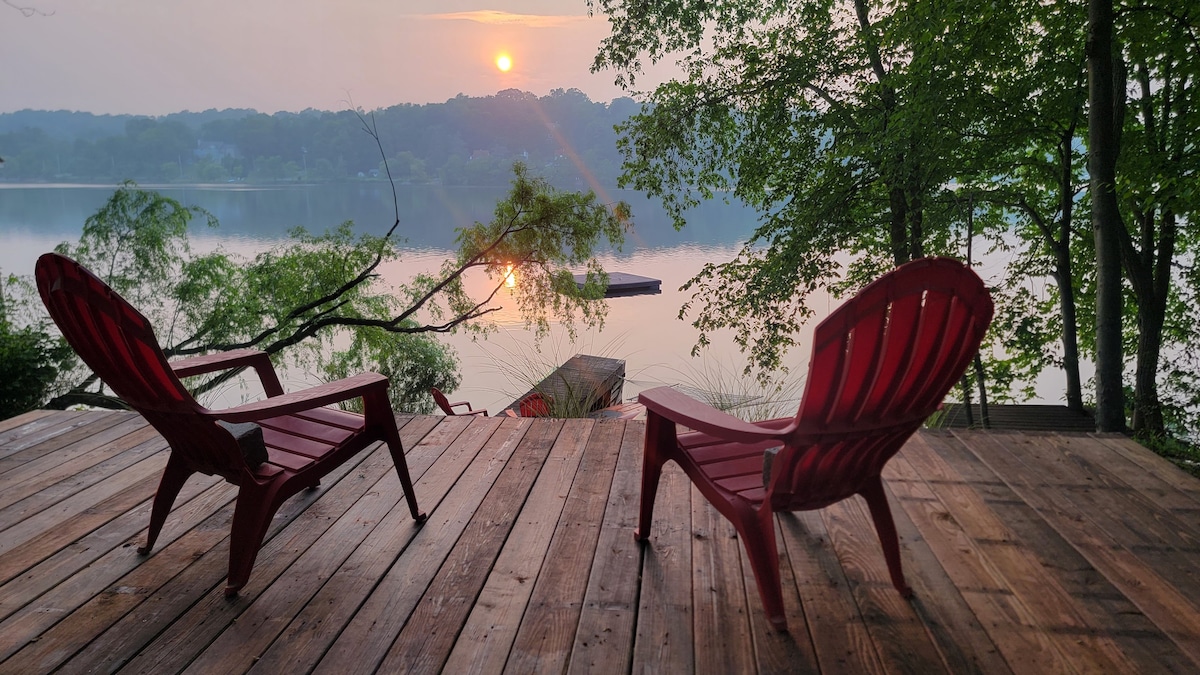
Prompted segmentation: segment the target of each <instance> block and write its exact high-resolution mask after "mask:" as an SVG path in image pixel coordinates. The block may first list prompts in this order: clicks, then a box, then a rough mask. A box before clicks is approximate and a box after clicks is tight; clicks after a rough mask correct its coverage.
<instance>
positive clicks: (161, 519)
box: [137, 451, 192, 555]
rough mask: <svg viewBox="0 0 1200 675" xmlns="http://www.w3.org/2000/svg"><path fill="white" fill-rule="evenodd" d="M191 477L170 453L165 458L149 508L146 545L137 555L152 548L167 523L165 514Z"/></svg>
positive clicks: (146, 552) (144, 553)
mask: <svg viewBox="0 0 1200 675" xmlns="http://www.w3.org/2000/svg"><path fill="white" fill-rule="evenodd" d="M191 475H192V470H191V469H189V468H187V467H186V466H185V465H184V463H183V462H182V461H180V460H179V459H177V457H176V455H175V453H174V452H173V451H172V452H171V455H170V457H168V458H167V468H166V469H164V470H163V475H162V480H160V481H159V483H158V491H157V492H155V493H154V505H153V506H152V507H151V508H150V530H149V531H148V532H147V534H146V545H145V546H142V547H140V548H139V549H138V550H137V552H138V553H139V554H141V555H149V554H150V551H151V550H152V549H153V548H154V542H155V541H156V540H157V539H158V534H159V532H161V531H162V526H163V523H165V522H166V521H167V514H168V513H170V512H171V507H172V506H173V505H174V504H175V498H176V497H178V496H179V491H180V490H182V489H183V484H184V483H186V482H187V479H188V476H191Z"/></svg>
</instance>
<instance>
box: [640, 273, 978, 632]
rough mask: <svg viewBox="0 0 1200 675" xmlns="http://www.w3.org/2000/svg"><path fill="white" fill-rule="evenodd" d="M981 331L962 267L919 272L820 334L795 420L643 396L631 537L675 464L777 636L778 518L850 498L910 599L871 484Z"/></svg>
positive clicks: (870, 289) (645, 528)
mask: <svg viewBox="0 0 1200 675" xmlns="http://www.w3.org/2000/svg"><path fill="white" fill-rule="evenodd" d="M991 320H992V300H991V296H990V295H989V294H988V291H987V289H986V288H985V287H984V285H983V282H982V281H981V280H980V279H979V277H978V276H976V275H975V273H974V272H972V271H971V270H970V268H968V267H965V266H963V265H962V264H961V263H959V262H957V261H955V260H949V259H945V258H927V259H923V260H917V261H914V262H911V263H908V264H906V265H903V266H901V267H899V268H897V269H895V270H893V271H892V272H890V273H888V274H886V275H884V276H883V277H882V278H880V279H878V280H877V281H875V282H873V283H871V284H870V285H868V286H867V287H866V288H864V289H863V290H862V291H861V292H860V293H859V294H858V295H857V296H856V297H855V298H853V299H851V300H850V301H848V302H847V303H846V304H844V305H842V306H841V307H840V308H838V310H837V311H835V312H834V313H833V314H831V315H830V316H829V318H827V319H825V320H824V321H822V322H821V324H820V325H819V326H818V327H817V329H816V331H815V333H814V337H813V352H812V359H811V361H810V362H809V371H808V381H807V385H806V390H805V394H804V399H803V401H802V402H801V404H800V410H799V412H798V413H797V414H796V417H794V418H782V419H777V420H771V421H767V422H760V423H753V424H752V423H749V422H743V421H742V420H739V419H737V418H735V417H732V416H730V415H727V414H725V413H723V412H721V411H718V410H716V409H714V408H710V407H709V406H707V405H705V404H703V403H700V402H699V401H696V400H695V399H692V398H689V397H688V396H686V395H684V394H682V393H680V392H678V391H676V390H675V389H671V388H669V387H659V388H657V389H652V390H649V391H645V392H642V393H641V395H639V396H638V400H639V401H640V402H641V403H642V404H644V405H645V406H646V409H647V412H648V414H647V420H646V441H645V461H644V464H643V468H642V503H641V510H640V512H639V516H638V529H637V531H636V532H635V536H636V537H637V539H638V540H639V541H645V540H646V539H647V537H648V536H649V533H650V522H651V518H652V516H653V512H654V496H655V492H656V491H657V489H658V481H659V477H660V476H661V474H662V466H663V464H664V463H665V462H668V461H675V462H677V463H678V464H679V465H680V466H681V467H682V468H683V470H684V471H685V472H686V473H687V475H688V476H689V477H690V478H691V480H692V481H693V482H694V483H695V484H696V487H697V488H699V490H700V492H701V493H702V494H703V495H704V496H705V497H706V498H707V499H708V500H709V501H711V502H712V504H713V505H714V506H715V507H716V508H717V510H718V511H720V512H721V514H722V515H724V516H725V517H726V518H728V519H729V520H730V521H731V522H732V523H733V525H734V527H736V528H737V531H738V533H739V535H740V536H741V539H742V542H743V543H744V545H745V547H746V552H747V554H748V555H749V558H750V564H751V567H752V568H753V569H754V577H755V580H756V582H757V584H758V592H759V595H760V596H761V597H762V601H763V607H764V609H765V610H766V613H767V617H768V618H769V619H770V621H771V624H772V625H773V626H774V627H775V628H776V629H778V630H781V631H786V630H787V618H786V616H785V614H784V608H783V597H782V590H781V588H780V576H779V553H778V549H777V547H776V543H775V528H774V514H775V512H777V511H803V510H810V509H819V508H823V507H825V506H828V505H830V504H833V503H835V502H838V501H840V500H842V499H846V498H848V497H850V496H852V495H855V494H859V495H862V496H863V498H864V499H865V500H866V502H867V506H868V508H869V509H870V512H871V517H872V520H874V522H875V529H876V532H877V533H878V535H879V540H880V543H881V544H882V546H883V555H884V558H885V559H886V560H887V565H888V571H889V572H890V574H891V578H892V584H893V585H894V586H895V587H896V590H898V591H899V592H900V594H901V595H902V596H904V597H906V598H907V597H911V595H912V590H911V589H910V588H909V586H908V584H907V583H905V581H904V574H903V572H902V570H901V567H900V545H899V541H898V540H897V537H896V528H895V525H894V523H893V521H892V514H891V511H890V509H889V508H888V503H887V498H886V497H885V496H884V491H883V482H882V480H881V478H880V472H881V471H882V470H883V466H884V464H885V463H886V462H887V461H888V460H889V459H891V457H892V456H893V455H895V454H896V452H897V451H898V450H900V447H901V446H902V445H904V443H905V441H907V440H908V438H909V437H910V436H911V435H912V434H913V433H914V432H915V431H916V430H917V428H918V427H920V426H921V424H922V423H923V422H924V421H925V419H926V418H928V417H929V416H930V415H931V414H932V413H933V412H934V411H935V410H937V408H938V406H939V405H940V404H941V401H942V399H943V397H945V395H946V394H947V392H949V391H950V389H951V387H953V386H954V383H955V382H957V381H958V379H959V378H960V377H961V376H962V374H963V372H964V371H965V370H966V367H967V365H968V363H969V362H970V360H971V359H972V358H973V357H974V356H975V354H976V352H978V351H979V345H980V343H981V341H982V340H983V334H984V333H985V332H986V331H987V328H988V325H989V324H990V323H991ZM677 424H678V425H682V426H685V427H687V428H688V429H690V430H691V431H688V432H686V433H678V432H677V430H676V425H677ZM776 448H781V449H779V450H777V451H776V450H774V449H776ZM768 450H771V452H767V451H768ZM768 457H769V459H768ZM765 463H766V464H765Z"/></svg>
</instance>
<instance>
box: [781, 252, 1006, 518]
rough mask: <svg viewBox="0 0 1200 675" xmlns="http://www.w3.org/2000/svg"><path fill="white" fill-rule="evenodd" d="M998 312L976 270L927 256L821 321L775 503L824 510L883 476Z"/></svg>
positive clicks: (954, 379)
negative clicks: (892, 458) (995, 311)
mask: <svg viewBox="0 0 1200 675" xmlns="http://www.w3.org/2000/svg"><path fill="white" fill-rule="evenodd" d="M992 311H993V307H992V300H991V296H990V295H989V294H988V291H987V288H986V287H985V286H984V285H983V281H982V280H980V278H979V277H978V276H977V275H976V274H975V273H974V272H973V271H971V269H970V268H968V267H966V266H964V265H963V264H962V263H960V262H958V261H955V260H950V259H947V258H926V259H923V260H917V261H913V262H911V263H908V264H906V265H902V266H901V267H898V268H897V269H895V270H893V271H892V272H890V273H888V274H886V275H884V276H883V277H881V278H880V279H878V280H876V281H875V282H873V283H871V284H870V285H868V286H867V287H866V288H864V289H863V290H862V291H861V292H860V293H859V294H858V295H857V296H855V297H854V298H852V299H851V300H850V301H848V302H846V303H845V304H844V305H842V306H841V307H839V308H838V309H837V310H835V311H834V312H833V314H831V315H830V316H829V317H828V318H827V319H825V321H822V322H821V324H820V325H819V326H817V329H816V330H815V331H814V334H813V353H812V358H811V360H810V362H809V374H808V380H807V385H806V389H805V393H804V398H803V401H802V402H801V404H800V409H799V411H798V412H797V419H798V421H799V423H800V424H799V429H798V431H797V436H796V440H795V441H794V442H793V443H789V444H788V445H787V446H785V448H784V449H783V451H782V452H781V453H780V455H779V457H777V458H776V459H775V462H774V464H773V468H772V479H771V482H770V484H769V485H768V496H769V498H770V499H771V500H772V503H773V504H774V505H775V507H776V508H779V509H787V508H819V506H821V505H824V504H829V503H833V502H835V501H837V500H839V499H843V498H845V497H847V496H849V495H851V494H854V493H855V492H857V491H858V490H859V489H860V488H861V486H862V484H863V482H864V481H865V480H867V479H868V478H871V477H873V476H878V475H879V471H880V470H882V468H883V465H884V464H885V463H886V462H887V461H888V460H889V459H890V458H891V457H892V456H893V455H894V454H895V453H896V452H897V451H898V450H899V449H900V447H901V446H902V445H903V444H904V442H905V441H906V440H908V437H909V436H911V435H912V433H913V432H914V431H916V430H917V428H918V427H919V426H920V425H921V424H922V423H923V422H924V420H925V419H926V418H928V417H929V416H930V415H931V414H933V412H934V411H935V410H936V409H937V407H938V406H939V405H940V404H941V402H942V399H943V398H944V397H945V396H946V394H947V393H948V392H949V391H950V389H951V388H952V387H953V386H954V384H955V382H957V381H958V379H959V378H960V377H961V376H962V374H963V372H965V370H966V368H967V365H968V364H969V363H970V360H971V359H972V358H973V357H974V355H975V354H976V353H977V352H978V350H979V345H980V344H981V342H982V340H983V335H984V333H985V332H986V331H987V328H988V326H989V325H990V323H991V319H992ZM814 437H819V438H820V440H816V441H814V440H812V439H813V438H814ZM801 439H807V440H801ZM814 503H815V505H814Z"/></svg>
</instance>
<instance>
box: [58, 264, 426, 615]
mask: <svg viewBox="0 0 1200 675" xmlns="http://www.w3.org/2000/svg"><path fill="white" fill-rule="evenodd" d="M35 275H36V277H37V285H38V291H39V292H40V294H41V296H42V302H44V303H45V304H46V309H48V310H49V311H50V316H51V317H52V318H53V319H54V322H55V323H56V324H58V327H59V328H60V329H61V330H62V333H63V336H64V337H66V339H67V341H68V342H69V343H70V344H71V346H72V347H73V348H74V349H75V351H76V352H77V353H78V354H79V356H80V358H82V359H83V361H84V362H85V363H86V364H87V365H88V366H89V367H90V368H92V370H93V371H95V373H96V374H97V375H99V376H100V378H101V379H102V380H103V381H104V383H105V384H107V385H108V386H109V387H111V388H112V390H113V392H114V393H116V395H117V396H119V397H120V398H121V400H123V401H125V402H126V403H128V404H129V405H130V407H132V408H133V409H134V410H137V411H138V412H139V413H141V414H142V416H144V417H145V418H146V420H147V421H149V422H150V424H151V425H153V426H154V428H155V429H156V430H157V431H158V432H159V433H160V434H162V436H163V438H165V439H166V441H167V443H168V444H169V445H170V447H171V455H170V458H169V459H168V460H167V467H166V470H165V471H164V472H163V476H162V480H161V481H160V483H159V486H158V492H157V493H156V494H155V495H154V505H153V508H152V510H151V514H150V529H149V533H148V534H147V536H146V545H145V546H144V547H142V548H139V549H138V552H139V553H141V554H142V555H146V554H148V553H149V552H150V550H151V548H152V547H153V546H154V540H155V539H156V538H157V537H158V534H159V531H160V530H161V529H162V526H163V523H164V522H165V521H166V518H167V513H169V512H170V510H171V506H172V504H173V503H174V501H175V498H176V497H177V496H178V495H179V491H180V489H182V487H183V484H184V482H185V481H186V480H187V478H188V476H190V475H191V474H192V473H195V472H199V473H204V474H208V475H213V474H216V475H219V476H221V477H222V478H224V479H225V480H227V481H229V482H230V483H233V484H235V485H237V486H238V496H237V504H236V505H235V507H234V512H233V530H232V533H231V535H230V543H229V577H228V580H227V586H226V588H225V595H227V596H233V595H236V594H237V592H238V589H240V588H241V587H242V586H244V585H245V584H246V581H247V580H248V579H249V577H250V571H251V569H253V567H254V560H255V558H256V557H257V556H258V549H259V547H260V546H261V545H262V541H263V537H264V536H265V535H266V533H267V527H268V526H269V525H270V524H271V518H272V517H273V516H274V514H275V512H276V511H277V510H278V509H279V506H280V505H281V504H282V503H283V501H284V500H286V499H287V498H288V497H291V496H292V495H294V494H296V493H297V492H300V491H301V490H304V489H305V488H313V487H316V486H317V485H318V484H319V482H320V480H321V477H322V476H324V475H325V474H327V473H329V472H330V471H332V470H333V469H335V468H336V467H337V466H338V465H339V464H341V463H342V462H344V461H346V460H348V459H350V458H351V457H353V456H354V455H355V454H357V453H358V452H359V451H360V450H362V449H364V448H366V447H367V446H368V445H370V444H372V443H374V442H375V441H383V442H385V443H387V445H388V449H389V450H390V451H391V454H392V460H393V461H394V462H395V465H396V472H397V473H398V474H399V475H400V483H401V485H402V486H403V488H404V494H405V497H406V498H407V500H408V508H409V510H410V511H411V512H412V516H413V518H414V519H415V520H416V522H417V523H418V524H419V523H422V522H424V521H425V514H424V513H422V512H420V511H419V510H418V509H417V499H416V496H415V494H414V493H413V486H412V479H411V478H410V477H409V473H408V464H407V463H406V462H405V460H404V449H403V447H402V446H401V444H400V434H399V432H398V431H397V428H396V419H395V416H394V415H393V413H392V410H391V405H390V404H389V402H388V397H387V387H388V381H387V378H385V377H384V376H382V375H378V374H376V373H364V374H362V375H356V376H354V377H350V378H347V379H344V380H339V381H337V382H330V383H328V384H323V385H319V386H316V387H312V388H311V389H307V390H305V391H299V392H293V393H290V394H285V393H284V392H283V387H282V386H281V385H280V383H279V378H278V376H277V375H276V374H275V370H274V369H273V367H272V366H271V361H270V359H269V358H268V356H267V355H266V354H264V353H263V352H260V351H256V350H253V349H238V350H233V351H229V352H224V353H219V354H208V355H204V356H196V357H192V358H186V359H181V360H178V361H172V362H168V361H167V359H166V357H165V356H164V355H163V352H162V349H161V348H160V347H159V345H158V341H157V339H156V338H155V336H154V332H153V329H152V327H151V326H150V324H149V322H148V321H147V320H146V319H145V317H143V316H142V315H141V314H140V313H138V311H137V310H136V309H134V308H133V307H132V306H130V305H129V303H128V302H126V301H125V300H124V298H122V297H121V296H120V295H118V294H117V293H116V292H115V291H113V290H112V289H111V288H109V287H108V286H107V285H106V284H105V283H104V282H102V281H101V280H100V279H98V278H96V277H95V276H93V275H92V274H91V273H90V272H88V271H87V270H86V269H84V268H83V267H82V266H80V265H79V264H78V263H76V262H75V261H73V260H71V259H70V258H66V257H64V256H61V255H58V254H56V253H47V254H45V255H43V256H42V257H41V258H39V259H38V262H37V266H36V269H35ZM245 367H250V368H253V369H254V370H255V372H256V373H257V374H258V377H259V378H260V379H261V380H262V385H263V389H264V390H265V391H266V394H267V399H266V400H263V401H257V402H253V403H247V404H244V405H240V406H237V407H234V408H228V409H225V410H209V409H207V408H205V407H204V406H201V405H200V404H199V403H197V402H196V400H195V399H194V398H192V395H191V394H190V393H188V391H187V389H185V388H184V387H183V385H182V384H181V383H180V381H179V378H181V377H187V376H189V375H199V374H203V373H211V372H216V371H220V370H228V369H233V368H245ZM357 397H361V398H362V399H363V404H364V409H365V413H366V414H365V415H356V414H353V413H348V412H343V411H340V410H333V409H330V408H325V407H322V406H326V405H329V404H331V403H337V402H339V401H344V400H347V399H351V398H357ZM244 423H253V424H252V425H251V424H244ZM254 425H257V428H256V427H255V426H254ZM259 429H261V435H260V432H259ZM235 433H236V434H237V436H236V437H235Z"/></svg>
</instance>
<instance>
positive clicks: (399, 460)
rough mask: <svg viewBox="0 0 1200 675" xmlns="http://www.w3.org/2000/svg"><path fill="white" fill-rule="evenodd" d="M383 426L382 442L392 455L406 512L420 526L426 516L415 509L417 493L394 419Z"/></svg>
mask: <svg viewBox="0 0 1200 675" xmlns="http://www.w3.org/2000/svg"><path fill="white" fill-rule="evenodd" d="M385 426H386V427H387V428H385V429H384V436H385V437H386V438H385V439H384V441H385V442H386V443H387V445H388V452H390V453H392V464H393V465H395V467H396V473H397V474H398V475H399V476H400V487H401V488H403V490H404V498H405V499H406V500H408V511H409V513H411V514H412V517H413V520H414V521H416V523H417V524H418V525H420V524H422V523H424V522H425V520H426V519H427V518H428V516H426V515H425V512H424V511H421V510H420V509H419V508H417V493H416V491H415V490H414V489H413V482H412V476H410V475H409V473H408V460H406V459H405V458H404V444H403V443H401V441H400V431H399V430H398V429H397V428H396V423H395V421H394V418H393V422H392V424H390V425H387V424H386V423H385Z"/></svg>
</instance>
